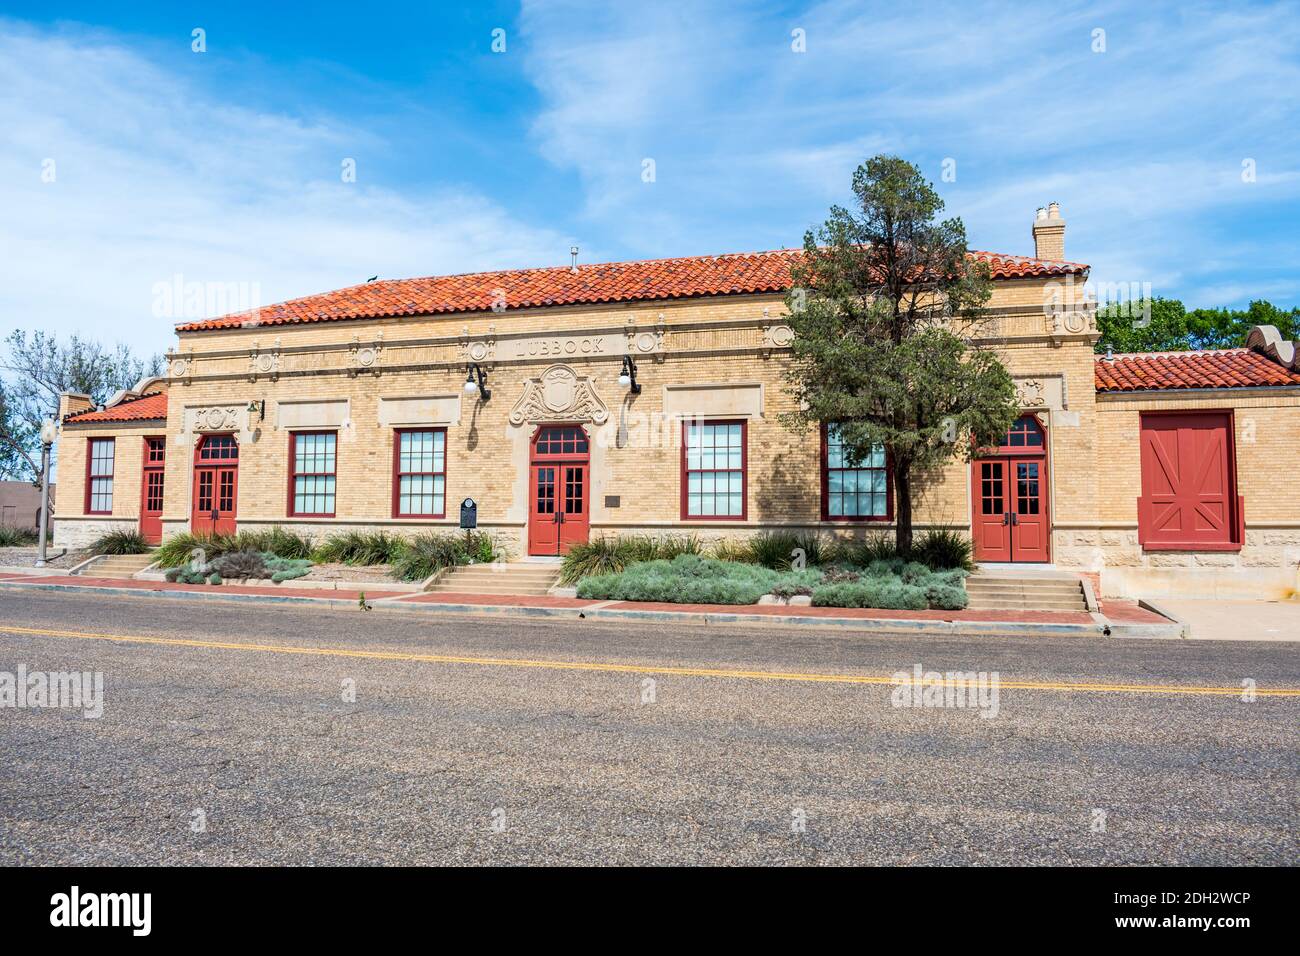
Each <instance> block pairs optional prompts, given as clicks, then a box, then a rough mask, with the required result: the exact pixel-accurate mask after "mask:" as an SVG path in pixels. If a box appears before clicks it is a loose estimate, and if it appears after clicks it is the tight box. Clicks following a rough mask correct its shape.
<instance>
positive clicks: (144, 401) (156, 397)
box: [63, 392, 167, 425]
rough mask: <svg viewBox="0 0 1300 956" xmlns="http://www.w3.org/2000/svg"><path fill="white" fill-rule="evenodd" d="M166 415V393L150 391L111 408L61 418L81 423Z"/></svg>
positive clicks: (164, 416)
mask: <svg viewBox="0 0 1300 956" xmlns="http://www.w3.org/2000/svg"><path fill="white" fill-rule="evenodd" d="M166 417H167V393H166V392H150V393H149V394H148V395H141V396H140V397H139V398H128V399H127V400H126V401H124V402H121V403H119V404H117V405H114V406H113V407H112V408H105V409H103V410H102V411H98V412H77V413H76V414H74V415H69V416H67V417H66V418H64V419H63V420H64V421H65V422H70V423H72V424H74V425H81V424H85V423H87V422H147V421H153V420H161V419H164V418H166Z"/></svg>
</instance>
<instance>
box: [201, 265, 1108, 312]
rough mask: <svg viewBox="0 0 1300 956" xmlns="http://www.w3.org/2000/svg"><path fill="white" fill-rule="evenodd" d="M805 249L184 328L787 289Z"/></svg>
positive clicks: (357, 301)
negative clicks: (500, 304)
mask: <svg viewBox="0 0 1300 956" xmlns="http://www.w3.org/2000/svg"><path fill="white" fill-rule="evenodd" d="M801 254H802V253H801V252H800V250H798V249H778V250H775V251H772V252H748V253H737V254H734V255H725V256H689V257H686V258H681V259H646V260H642V261H638V262H604V263H596V264H592V265H583V266H578V271H577V272H574V271H573V270H572V269H570V268H569V267H567V266H556V267H552V268H547V269H511V270H507V271H503V272H474V273H469V274H465V275H453V276H431V277H429V278H424V279H386V280H383V281H380V282H368V283H366V284H364V285H355V286H351V287H349V288H347V289H339V290H337V291H335V292H326V293H324V294H322V295H311V296H307V297H305V298H302V299H291V300H290V301H288V302H281V303H279V304H278V305H269V306H264V307H262V308H261V309H259V310H257V311H256V313H251V312H244V313H236V314H233V315H226V316H221V317H219V318H214V319H205V320H203V321H201V322H189V323H186V324H184V325H180V326H177V329H176V330H177V331H178V332H200V331H205V330H209V329H234V328H239V327H240V326H242V325H247V324H255V325H288V324H293V323H298V322H328V321H333V320H338V319H376V318H388V317H391V316H401V315H437V314H443V313H454V312H483V311H487V310H488V309H490V308H492V304H493V302H494V301H496V300H497V298H498V297H500V298H503V299H504V301H505V305H506V308H507V309H526V308H534V307H537V306H548V305H579V304H590V303H600V302H645V301H655V300H662V299H681V298H691V297H694V296H704V295H753V294H758V293H765V292H769V293H779V292H784V291H785V290H786V288H787V287H788V286H789V284H790V267H791V265H793V264H794V263H795V262H796V261H797V260H798V258H799V257H800V256H801ZM970 255H971V257H972V258H973V259H976V260H978V261H980V262H987V263H988V264H989V268H990V269H991V270H992V275H993V278H995V279H1024V278H1031V277H1038V276H1064V275H1073V274H1080V273H1086V272H1087V271H1088V267H1087V266H1086V265H1083V264H1081V263H1077V262H1049V261H1047V260H1045V259H1030V258H1026V257H1023V256H1004V255H998V254H997V253H993V252H971V253H970Z"/></svg>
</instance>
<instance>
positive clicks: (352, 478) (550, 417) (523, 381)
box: [56, 206, 1300, 596]
mask: <svg viewBox="0 0 1300 956" xmlns="http://www.w3.org/2000/svg"><path fill="white" fill-rule="evenodd" d="M1064 229H1065V224H1064V221H1063V220H1061V219H1060V216H1059V213H1058V212H1057V210H1056V208H1055V206H1053V207H1052V208H1051V210H1050V212H1049V211H1046V210H1044V211H1040V216H1039V219H1038V220H1037V221H1036V222H1035V225H1034V230H1033V231H1034V240H1035V245H1036V249H1035V252H1036V255H1035V256H1034V257H1019V256H1006V255H996V254H992V253H982V252H981V253H972V255H973V256H975V257H977V258H979V259H981V260H983V261H986V262H987V263H988V264H989V266H990V269H991V271H992V274H993V277H994V292H993V297H992V300H991V301H990V303H989V306H988V310H987V311H988V321H987V322H986V323H985V324H984V326H983V331H982V332H981V337H982V339H983V344H985V345H987V346H989V347H991V348H995V349H997V350H998V352H999V354H1000V355H1001V357H1002V359H1003V361H1004V362H1005V364H1006V365H1007V367H1008V369H1009V370H1010V371H1011V373H1012V375H1013V376H1014V377H1015V379H1016V381H1017V383H1018V385H1019V388H1020V395H1021V401H1022V405H1023V409H1024V413H1025V417H1023V418H1022V419H1021V420H1020V422H1018V423H1017V426H1016V427H1015V428H1013V430H1012V432H1011V433H1009V435H1008V437H1007V443H1006V445H1005V447H1004V448H1003V449H1001V450H1000V451H999V453H998V454H996V455H991V456H989V457H988V458H985V459H981V460H978V461H976V462H973V463H962V462H954V463H953V464H951V465H950V466H949V467H948V468H946V469H945V470H944V472H943V474H942V475H937V476H933V477H932V479H931V480H929V481H927V482H925V483H924V485H923V487H922V489H921V491H920V500H919V501H918V502H917V513H918V516H919V524H920V526H921V527H940V526H942V527H955V528H959V529H962V530H963V531H965V532H967V533H970V534H972V535H973V536H974V539H975V544H976V552H977V557H978V558H979V559H980V560H983V561H987V562H1012V563H1014V562H1025V563H1032V564H1054V565H1056V566H1057V567H1061V568H1068V569H1075V570H1079V571H1081V572H1093V573H1097V574H1099V575H1100V578H1101V582H1102V589H1103V592H1104V593H1106V594H1111V595H1117V596H1118V595H1132V594H1135V593H1136V594H1138V595H1147V594H1158V593H1177V592H1179V591H1184V590H1190V591H1193V592H1196V593H1206V589H1207V588H1208V589H1211V591H1219V592H1222V593H1229V592H1232V593H1256V594H1260V593H1267V594H1273V595H1283V594H1285V595H1288V596H1289V595H1290V594H1291V593H1293V592H1294V590H1295V589H1296V587H1297V580H1296V573H1297V563H1298V562H1300V500H1298V499H1297V498H1296V497H1295V496H1294V495H1286V494H1281V493H1279V487H1280V485H1281V483H1282V482H1284V481H1286V480H1287V479H1288V477H1289V476H1288V475H1287V474H1286V472H1287V471H1288V470H1289V468H1290V464H1289V463H1290V461H1291V460H1292V458H1293V454H1292V453H1291V449H1293V448H1294V446H1295V439H1296V437H1297V422H1300V416H1297V414H1296V408H1297V405H1300V373H1297V371H1296V356H1295V353H1294V349H1292V348H1291V347H1290V346H1291V343H1284V342H1280V341H1278V340H1277V339H1276V335H1274V336H1273V337H1272V338H1270V337H1269V336H1268V334H1267V333H1265V332H1261V333H1260V334H1259V335H1258V336H1257V337H1255V338H1253V339H1252V342H1251V346H1250V347H1249V348H1243V349H1239V350H1232V351H1230V352H1223V353H1213V354H1211V355H1200V356H1198V355H1193V356H1190V357H1189V356H1182V357H1155V358H1141V357H1124V356H1118V357H1115V358H1114V359H1113V360H1105V359H1099V358H1098V357H1097V356H1095V355H1094V352H1093V346H1094V344H1095V342H1096V341H1097V338H1098V333H1097V330H1096V323H1095V319H1094V314H1093V313H1094V308H1093V304H1092V303H1091V302H1090V301H1089V300H1088V298H1087V296H1086V295H1085V293H1084V282H1085V280H1086V279H1087V272H1088V269H1087V266H1084V265H1081V264H1078V263H1071V262H1068V261H1065V260H1064ZM796 255H797V253H795V252H791V251H776V252H765V253H753V254H746V255H730V256H717V257H694V258H684V259H666V260H654V261H646V262H629V263H609V264H597V265H583V266H576V267H573V268H564V267H561V268H548V269H533V270H518V271H509V272H495V273H479V274H472V275H462V276H445V277H434V278H428V279H410V280H393V281H382V282H374V283H370V284H366V285H362V286H357V287H353V288H350V289H343V290H339V291H337V292H333V293H327V294H325V295H320V296H311V297H308V298H305V299H298V300H294V301H291V302H286V303H282V304H279V305H275V306H270V307H266V308H261V309H259V310H257V311H256V312H253V313H248V314H242V315H235V316H229V317H226V318H222V319H214V320H208V321H203V322H196V323H192V324H189V325H184V326H181V327H180V328H179V329H178V336H179V342H178V345H177V347H176V349H175V350H174V351H173V352H172V353H170V354H169V356H168V359H169V362H168V373H167V376H166V378H165V379H163V380H155V381H147V382H142V383H141V384H140V385H139V386H138V387H137V389H135V390H134V391H132V392H129V393H124V394H122V395H119V396H116V397H115V399H114V400H113V401H112V402H110V403H109V407H106V408H105V409H102V410H94V411H88V410H86V409H87V408H88V406H89V400H87V399H85V398H84V397H83V396H65V399H64V407H63V409H62V416H61V417H62V426H61V427H62V435H61V440H60V447H59V482H58V507H57V509H56V513H57V515H58V519H57V523H56V524H57V530H56V534H57V537H58V539H59V541H60V543H62V544H65V545H76V544H79V543H83V542H85V541H87V540H89V539H90V538H92V537H94V536H95V535H97V534H99V533H102V531H103V530H104V529H105V528H106V527H112V526H120V525H122V524H140V525H141V526H142V527H143V528H144V529H145V531H146V533H147V534H149V535H150V536H151V537H154V538H158V537H160V536H163V535H166V534H169V533H172V532H175V531H180V530H185V529H195V530H199V531H210V530H213V529H215V530H218V531H221V530H232V529H234V528H251V527H265V526H270V525H282V526H287V527H292V528H295V529H297V530H300V531H307V532H310V533H314V534H318V535H320V534H324V533H328V532H329V531H331V530H335V529H343V528H385V529H389V530H398V531H414V530H418V529H429V528H434V529H438V528H442V529H452V528H456V527H458V525H459V509H460V505H461V502H462V500H463V499H466V498H470V499H473V500H474V502H475V503H476V505H477V519H478V525H479V527H480V528H482V529H484V530H486V531H489V532H491V533H492V534H494V535H495V536H497V537H498V538H500V539H501V540H502V541H503V542H504V543H505V544H506V546H507V547H508V549H509V550H511V551H512V552H513V553H514V554H516V555H518V556H523V555H526V554H554V553H557V552H559V551H563V550H564V549H565V548H566V547H567V546H568V544H569V543H570V542H572V541H575V540H585V539H586V538H587V537H588V536H590V535H595V534H601V533H624V532H649V533H663V532H675V533H680V532H693V533H695V534H698V535H699V536H700V537H702V538H718V537H725V536H736V535H744V534H750V533H753V532H755V531H758V530H761V529H765V528H773V527H783V528H795V529H800V530H805V529H806V530H812V529H820V530H822V531H823V532H825V533H828V534H837V535H861V534H864V533H867V532H868V531H870V530H872V529H876V530H884V529H888V528H890V527H891V520H892V515H893V502H892V488H891V486H890V481H889V478H888V475H887V474H886V473H885V471H884V469H883V467H882V466H883V460H875V461H868V462H863V463H861V465H862V467H854V468H849V467H846V465H847V464H848V463H847V462H844V461H843V460H841V458H840V456H839V455H838V449H837V443H836V439H835V434H834V430H833V428H831V429H827V428H825V427H823V428H822V429H820V430H817V429H809V430H808V431H806V432H805V433H801V434H800V433H794V432H791V431H790V430H788V429H787V428H786V427H785V426H784V425H783V424H782V423H781V422H780V421H779V420H778V416H779V415H780V413H781V412H783V411H786V410H789V409H790V407H791V399H790V398H789V396H788V395H787V394H786V392H785V383H784V377H783V369H784V363H785V362H786V356H787V354H788V345H789V342H790V338H791V330H790V327H789V326H788V325H787V324H785V322H784V321H783V315H784V312H785V306H784V302H783V295H784V292H785V290H786V287H787V286H788V284H789V268H790V264H791V260H792V258H793V257H794V256H796ZM1152 363H1154V364H1152ZM1162 376H1164V377H1163V378H1162ZM467 379H468V381H467ZM1153 384H1154V386H1155V387H1152V386H1153ZM1175 411H1178V412H1181V413H1182V414H1181V417H1178V416H1171V415H1170V414H1169V413H1171V412H1175ZM1144 449H1146V450H1145V451H1144ZM1171 456H1172V458H1173V459H1174V460H1173V461H1172V462H1171ZM1180 456H1181V458H1180ZM1207 462H1208V464H1206V463H1207ZM1161 465H1163V466H1164V467H1165V472H1163V473H1160V474H1158V473H1157V470H1158V467H1159V466H1161ZM1201 465H1204V466H1205V468H1204V473H1199V472H1198V474H1197V475H1196V476H1195V478H1196V480H1197V481H1200V482H1201V484H1200V485H1198V486H1197V487H1196V488H1192V486H1191V484H1190V482H1191V481H1192V480H1193V479H1192V477H1189V476H1190V475H1191V472H1192V471H1193V470H1196V469H1197V468H1199V467H1200V466H1201ZM1194 466H1195V467H1194ZM1171 469H1172V470H1171ZM1180 469H1181V470H1180ZM1183 472H1186V474H1185V475H1184V474H1183ZM1207 474H1208V475H1211V478H1212V479H1213V480H1212V481H1210V482H1209V484H1213V483H1214V482H1215V481H1217V482H1219V484H1218V485H1216V486H1214V487H1209V485H1207V484H1206V482H1205V481H1202V479H1204V478H1205V475H1207ZM1162 475H1163V477H1162ZM1171 482H1172V484H1171ZM1198 496H1199V497H1198ZM1193 499H1195V501H1194V500H1193ZM1202 499H1204V500H1202ZM1140 515H1141V516H1142V517H1141V521H1140V520H1139V519H1140ZM1175 526H1177V527H1175ZM1179 529H1185V530H1182V531H1180V530H1179ZM1180 534H1181V535H1182V536H1183V537H1184V538H1186V540H1180V538H1179V536H1180Z"/></svg>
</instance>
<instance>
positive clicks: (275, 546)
mask: <svg viewBox="0 0 1300 956" xmlns="http://www.w3.org/2000/svg"><path fill="white" fill-rule="evenodd" d="M232 550H235V551H258V552H260V553H262V554H273V555H275V556H276V557H279V558H293V559H297V560H302V559H304V558H310V557H311V553H312V550H313V545H312V539H311V538H310V537H309V536H307V535H301V534H298V533H296V532H293V531H288V530H286V529H285V528H281V527H280V526H279V525H276V526H274V527H271V528H266V529H265V530H259V531H251V530H248V531H241V532H239V534H237V535H235V538H234V541H233V542H232Z"/></svg>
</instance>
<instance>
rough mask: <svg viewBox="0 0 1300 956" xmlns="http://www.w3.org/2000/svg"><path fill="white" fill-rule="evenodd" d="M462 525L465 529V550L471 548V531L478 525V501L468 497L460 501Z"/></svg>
mask: <svg viewBox="0 0 1300 956" xmlns="http://www.w3.org/2000/svg"><path fill="white" fill-rule="evenodd" d="M460 526H461V527H462V528H464V529H465V550H466V551H469V549H470V534H469V533H470V531H471V530H472V529H473V528H477V527H478V502H476V501H475V500H474V499H473V498H466V499H465V500H464V501H462V502H461V503H460Z"/></svg>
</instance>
